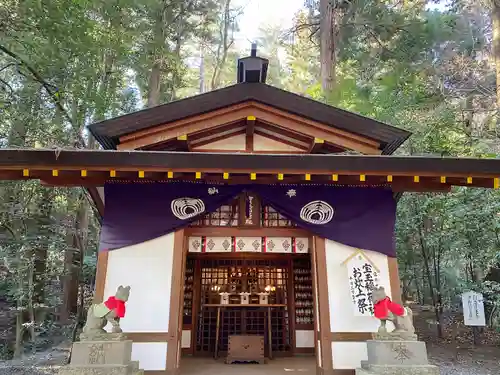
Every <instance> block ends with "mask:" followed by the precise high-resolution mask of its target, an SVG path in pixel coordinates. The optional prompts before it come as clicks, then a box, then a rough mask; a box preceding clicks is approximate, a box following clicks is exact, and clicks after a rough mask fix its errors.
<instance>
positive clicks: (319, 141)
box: [314, 138, 325, 143]
mask: <svg viewBox="0 0 500 375" xmlns="http://www.w3.org/2000/svg"><path fill="white" fill-rule="evenodd" d="M314 143H325V140H324V139H321V138H314Z"/></svg>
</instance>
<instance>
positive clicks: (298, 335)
mask: <svg viewBox="0 0 500 375" xmlns="http://www.w3.org/2000/svg"><path fill="white" fill-rule="evenodd" d="M295 346H296V347H297V348H314V331H302V330H301V331H295Z"/></svg>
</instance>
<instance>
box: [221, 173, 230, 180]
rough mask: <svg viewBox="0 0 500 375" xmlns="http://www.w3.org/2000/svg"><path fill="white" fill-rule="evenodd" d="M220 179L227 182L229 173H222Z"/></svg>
mask: <svg viewBox="0 0 500 375" xmlns="http://www.w3.org/2000/svg"><path fill="white" fill-rule="evenodd" d="M222 178H223V179H224V180H229V173H227V172H224V173H223V174H222Z"/></svg>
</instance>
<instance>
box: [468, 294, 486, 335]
mask: <svg viewBox="0 0 500 375" xmlns="http://www.w3.org/2000/svg"><path fill="white" fill-rule="evenodd" d="M462 307H463V312H464V324H465V325H466V326H471V327H472V334H473V336H474V345H478V344H479V328H478V327H484V326H486V317H485V315H484V301H483V295H482V294H481V293H478V292H474V291H469V292H465V293H463V294H462Z"/></svg>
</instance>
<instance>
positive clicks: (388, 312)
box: [372, 286, 415, 335]
mask: <svg viewBox="0 0 500 375" xmlns="http://www.w3.org/2000/svg"><path fill="white" fill-rule="evenodd" d="M372 301H373V310H374V315H375V317H376V318H377V319H380V327H379V329H378V332H379V333H387V327H386V323H387V321H388V320H389V321H391V322H392V323H393V324H394V327H395V330H394V331H393V332H394V334H398V333H407V334H410V335H413V334H414V333H415V328H414V327H413V312H412V311H411V309H410V308H409V307H404V306H401V305H399V304H397V303H395V302H392V301H391V299H390V298H389V297H388V296H387V294H386V293H385V289H384V287H382V286H381V287H378V288H374V289H373V291H372Z"/></svg>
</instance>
